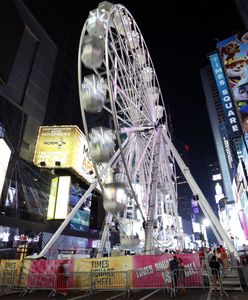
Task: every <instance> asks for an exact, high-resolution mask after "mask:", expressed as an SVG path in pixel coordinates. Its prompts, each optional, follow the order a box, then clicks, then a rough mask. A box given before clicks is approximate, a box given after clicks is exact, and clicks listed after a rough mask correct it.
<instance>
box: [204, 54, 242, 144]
mask: <svg viewBox="0 0 248 300" xmlns="http://www.w3.org/2000/svg"><path fill="white" fill-rule="evenodd" d="M209 58H210V62H211V66H212V69H213V73H214V77H215V81H216V84H217V87H218V91H219V94H220V98H221V103H222V106H223V110H224V113H225V117H226V120H227V128H228V133H229V135H230V138H232V139H235V138H238V137H240V136H241V132H240V130H239V119H238V117H237V114H236V108H235V107H234V105H233V102H232V96H231V94H230V91H229V87H228V84H227V81H226V78H225V73H224V71H223V68H222V65H221V62H220V58H219V55H218V53H214V54H211V55H210V56H209Z"/></svg>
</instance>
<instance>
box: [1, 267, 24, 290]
mask: <svg viewBox="0 0 248 300" xmlns="http://www.w3.org/2000/svg"><path fill="white" fill-rule="evenodd" d="M26 282H27V275H26V274H24V273H21V272H20V271H19V270H16V269H12V268H10V269H1V270H0V284H1V286H0V288H1V292H2V294H5V293H7V292H8V291H9V290H20V291H23V290H24V289H25V287H26V285H24V284H23V283H26Z"/></svg>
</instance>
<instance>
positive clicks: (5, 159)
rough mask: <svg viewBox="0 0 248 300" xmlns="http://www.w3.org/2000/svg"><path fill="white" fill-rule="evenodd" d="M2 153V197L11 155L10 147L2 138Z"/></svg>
mask: <svg viewBox="0 0 248 300" xmlns="http://www.w3.org/2000/svg"><path fill="white" fill-rule="evenodd" d="M0 153H1V155H0V196H1V194H2V189H3V185H4V181H5V176H6V172H7V168H8V165H9V159H10V155H11V150H10V148H9V146H8V145H7V144H6V142H5V141H4V139H2V138H0Z"/></svg>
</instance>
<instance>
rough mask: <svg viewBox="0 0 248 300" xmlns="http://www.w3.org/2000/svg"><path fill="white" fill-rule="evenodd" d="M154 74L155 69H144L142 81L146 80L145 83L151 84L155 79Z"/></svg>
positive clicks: (141, 76)
mask: <svg viewBox="0 0 248 300" xmlns="http://www.w3.org/2000/svg"><path fill="white" fill-rule="evenodd" d="M153 73H154V72H153V68H151V67H144V68H143V70H142V71H141V75H140V79H141V80H144V81H145V82H151V81H152V79H153Z"/></svg>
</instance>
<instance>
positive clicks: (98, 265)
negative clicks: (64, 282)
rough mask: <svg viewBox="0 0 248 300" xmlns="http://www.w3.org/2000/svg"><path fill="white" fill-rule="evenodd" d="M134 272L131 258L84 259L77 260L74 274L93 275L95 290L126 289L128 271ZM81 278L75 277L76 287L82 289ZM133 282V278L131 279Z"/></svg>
mask: <svg viewBox="0 0 248 300" xmlns="http://www.w3.org/2000/svg"><path fill="white" fill-rule="evenodd" d="M129 270H132V257H131V256H118V257H101V258H92V259H89V258H82V259H75V262H74V272H85V278H86V277H87V273H90V272H91V274H92V283H93V285H94V287H95V288H98V289H99V288H103V289H107V288H125V287H126V283H127V280H129V279H128V278H127V277H126V276H127V273H126V271H129ZM80 280H81V279H80V278H77V277H75V282H74V284H75V286H78V287H81V286H82V282H81V281H80ZM130 282H132V278H130Z"/></svg>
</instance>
